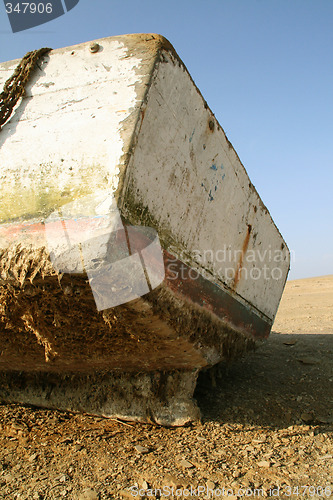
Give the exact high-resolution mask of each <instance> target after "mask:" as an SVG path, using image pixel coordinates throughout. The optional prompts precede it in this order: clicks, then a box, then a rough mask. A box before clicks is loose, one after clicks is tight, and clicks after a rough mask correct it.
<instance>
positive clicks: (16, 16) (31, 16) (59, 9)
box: [3, 0, 80, 33]
mask: <svg viewBox="0 0 333 500" xmlns="http://www.w3.org/2000/svg"><path fill="white" fill-rule="evenodd" d="M79 1H80V0H35V1H33V2H31V1H28V2H23V1H15V0H13V1H8V0H3V2H4V4H5V9H6V12H7V15H8V19H9V22H10V25H11V27H12V31H13V33H17V32H18V31H24V30H27V29H30V28H34V27H35V26H39V25H40V24H44V23H48V22H49V21H52V20H53V19H56V18H57V17H60V16H62V15H63V14H65V9H66V11H67V12H68V11H70V10H72V9H73V8H74V7H75V6H76V5H77V4H78V3H79ZM64 7H65V8H64Z"/></svg>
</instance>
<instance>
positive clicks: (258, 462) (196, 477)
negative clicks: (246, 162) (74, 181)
mask: <svg viewBox="0 0 333 500" xmlns="http://www.w3.org/2000/svg"><path fill="white" fill-rule="evenodd" d="M332 387H333V276H324V277H319V278H309V279H304V280H296V281H289V282H288V283H287V285H286V289H285V292H284V295H283V298H282V301H281V305H280V309H279V312H278V315H277V318H276V321H275V324H274V327H273V332H272V334H271V336H270V338H269V339H268V340H267V341H265V342H262V343H260V344H259V345H258V346H257V349H256V351H255V352H253V353H249V354H247V355H246V356H245V357H244V358H242V359H239V360H237V361H234V362H233V363H232V364H228V365H227V364H221V365H220V366H219V367H218V369H216V370H215V371H214V372H213V373H211V374H210V375H207V374H206V375H203V376H202V377H201V379H200V380H199V383H198V387H197V390H196V394H195V396H196V398H197V400H198V404H199V406H200V408H201V413H202V419H201V422H197V423H195V424H193V425H191V426H188V427H184V428H161V427H157V426H152V425H142V424H131V423H128V422H127V423H126V422H119V421H116V420H109V419H102V418H97V417H92V416H88V415H78V414H72V413H64V412H58V411H50V410H45V409H36V408H29V407H23V406H19V405H13V404H6V403H4V402H3V403H1V404H0V430H1V433H0V498H1V499H6V500H7V499H8V500H14V499H21V500H25V499H26V500H28V499H29V500H30V499H33V500H38V499H47V500H52V499H62V498H64V499H73V500H74V499H75V500H104V499H118V498H119V499H120V498H123V499H125V500H130V499H135V498H137V499H140V498H146V499H147V498H161V499H162V500H163V499H167V498H180V497H182V498H184V497H189V498H192V499H195V498H207V499H208V498H228V499H229V500H236V499H241V498H270V497H272V498H274V497H275V498H293V499H327V498H333V389H332Z"/></svg>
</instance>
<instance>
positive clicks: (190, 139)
mask: <svg viewBox="0 0 333 500" xmlns="http://www.w3.org/2000/svg"><path fill="white" fill-rule="evenodd" d="M194 132H195V129H193V132H192V135H191V137H190V138H189V141H190V142H192V139H193V136H194Z"/></svg>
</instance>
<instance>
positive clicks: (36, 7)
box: [6, 2, 52, 14]
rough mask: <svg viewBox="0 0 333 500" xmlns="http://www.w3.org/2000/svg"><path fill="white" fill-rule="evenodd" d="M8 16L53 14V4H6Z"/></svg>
mask: <svg viewBox="0 0 333 500" xmlns="http://www.w3.org/2000/svg"><path fill="white" fill-rule="evenodd" d="M6 12H7V14H15V13H16V14H51V13H52V3H51V2H49V3H47V4H44V3H33V2H16V3H10V2H8V3H6Z"/></svg>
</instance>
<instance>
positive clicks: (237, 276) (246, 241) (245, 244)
mask: <svg viewBox="0 0 333 500" xmlns="http://www.w3.org/2000/svg"><path fill="white" fill-rule="evenodd" d="M251 231H252V226H251V225H250V224H248V226H247V233H246V236H245V239H244V242H243V246H242V253H241V255H240V257H239V261H238V263H237V270H236V273H235V278H234V285H233V288H234V289H235V288H236V287H237V284H238V282H239V280H240V278H241V274H242V267H243V262H244V257H245V254H246V251H247V248H248V246H249V242H250V235H251Z"/></svg>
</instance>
